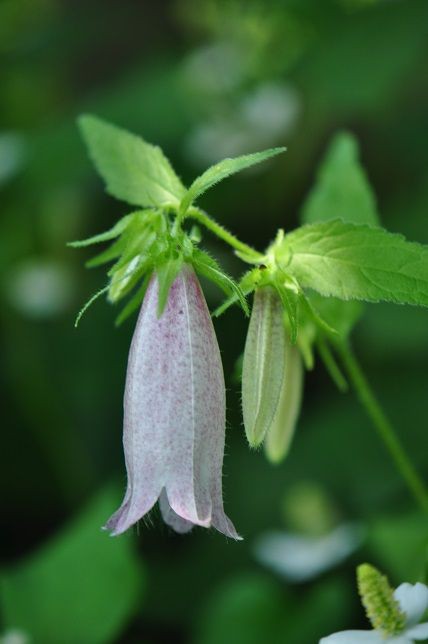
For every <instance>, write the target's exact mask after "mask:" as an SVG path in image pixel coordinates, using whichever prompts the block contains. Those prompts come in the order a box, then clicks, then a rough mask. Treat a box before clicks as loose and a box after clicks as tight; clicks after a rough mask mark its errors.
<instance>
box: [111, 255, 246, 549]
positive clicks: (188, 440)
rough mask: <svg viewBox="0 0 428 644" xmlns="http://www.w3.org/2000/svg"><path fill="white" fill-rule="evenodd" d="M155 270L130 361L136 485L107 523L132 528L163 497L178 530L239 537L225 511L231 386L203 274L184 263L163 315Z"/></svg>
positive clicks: (130, 467) (128, 446)
mask: <svg viewBox="0 0 428 644" xmlns="http://www.w3.org/2000/svg"><path fill="white" fill-rule="evenodd" d="M158 296H159V283H158V279H157V277H156V275H153V276H152V278H151V280H150V283H149V286H148V289H147V293H146V296H145V298H144V301H143V304H142V307H141V311H140V314H139V318H138V321H137V326H136V329H135V333H134V337H133V339H132V344H131V349H130V353H129V359H128V370H127V376H126V388H125V398H124V434H123V445H124V451H125V461H126V469H127V476H128V485H127V490H126V494H125V497H124V499H123V502H122V505H121V507H120V508H119V510H117V512H116V513H115V514H113V516H112V517H111V518H110V519H109V521H108V522H107V525H106V529H108V530H110V531H111V533H112V534H113V535H118V534H121V533H122V532H124V531H125V530H127V529H128V528H129V527H130V526H132V525H133V524H134V523H135V522H136V521H138V520H139V519H141V518H142V517H143V516H144V515H145V514H147V512H149V510H150V509H151V508H152V507H153V505H154V504H155V503H156V501H157V500H158V499H159V505H160V509H161V513H162V516H163V519H164V521H165V522H166V523H167V524H168V525H170V526H171V527H172V528H173V529H174V530H176V531H177V532H187V531H188V530H190V529H191V528H192V527H193V525H200V526H203V527H206V528H207V527H210V526H213V527H215V528H216V529H217V530H219V531H220V532H222V533H224V534H225V535H227V536H230V537H232V538H234V539H239V538H240V537H239V536H238V534H237V532H236V530H235V528H234V526H233V525H232V523H231V521H230V520H229V519H228V517H227V516H226V515H225V513H224V509H223V498H222V465H223V454H224V440H225V385H224V376H223V369H222V363H221V357H220V351H219V348H218V344H217V339H216V336H215V332H214V328H213V325H212V322H211V318H210V314H209V311H208V308H207V305H206V302H205V299H204V296H203V294H202V290H201V287H200V285H199V282H198V280H197V278H196V275H195V273H194V271H193V268H191V267H190V266H189V265H187V264H186V265H184V267H183V268H182V269H181V271H180V272H179V273H178V275H177V277H176V278H175V280H174V281H173V284H172V286H171V288H170V290H169V294H168V298H167V302H166V305H165V308H164V311H163V313H162V315H161V316H160V317H158V315H157V308H158Z"/></svg>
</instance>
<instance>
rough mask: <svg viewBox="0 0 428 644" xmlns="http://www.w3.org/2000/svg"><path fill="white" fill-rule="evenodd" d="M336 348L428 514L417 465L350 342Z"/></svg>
mask: <svg viewBox="0 0 428 644" xmlns="http://www.w3.org/2000/svg"><path fill="white" fill-rule="evenodd" d="M336 348H337V350H338V352H339V354H340V356H341V358H342V360H343V364H344V366H345V369H346V371H347V373H348V377H349V380H350V381H351V382H352V384H353V386H354V389H355V391H356V394H357V396H358V398H359V400H360V402H361V404H362V405H363V407H364V408H365V410H366V412H367V414H368V416H369V417H370V418H371V420H372V422H373V425H374V427H375V428H376V430H377V432H378V434H379V436H380V438H381V440H382V441H383V442H384V444H385V447H386V449H387V450H388V452H389V454H390V456H391V457H392V459H393V461H394V463H395V465H396V467H397V469H398V471H399V472H400V474H401V476H402V478H403V480H404V481H405V483H406V485H407V487H408V489H409V490H410V491H411V492H412V495H413V497H414V498H415V500H416V502H417V503H418V505H419V506H420V508H421V509H422V510H423V511H424V512H427V513H428V491H427V488H426V487H425V484H424V482H423V480H422V479H421V477H420V476H419V474H418V472H417V471H416V470H415V468H414V466H413V463H412V462H411V460H410V458H409V457H408V455H407V454H406V452H405V450H404V448H403V446H402V444H401V442H400V440H399V438H398V437H397V435H396V433H395V430H394V428H393V426H392V425H391V423H390V421H389V420H388V418H387V417H386V415H385V413H384V411H383V409H382V407H381V406H380V404H379V402H378V400H377V399H376V397H375V395H374V393H373V391H372V389H371V387H370V384H369V382H368V381H367V379H366V377H365V375H364V373H363V371H362V369H361V367H360V365H359V363H358V361H357V359H356V357H355V355H354V353H353V351H352V349H351V347H350V345H349V344H348V343H346V342H338V343H336Z"/></svg>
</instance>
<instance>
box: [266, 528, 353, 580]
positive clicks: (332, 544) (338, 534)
mask: <svg viewBox="0 0 428 644" xmlns="http://www.w3.org/2000/svg"><path fill="white" fill-rule="evenodd" d="M362 538H363V531H362V529H361V527H360V526H358V525H355V524H344V525H341V526H339V527H337V528H335V529H334V530H332V531H331V532H330V533H328V534H326V535H322V536H306V535H301V534H298V533H290V532H280V531H277V532H268V533H265V534H263V535H261V536H260V537H259V538H258V540H257V541H256V543H255V546H254V553H255V556H256V558H257V560H258V561H259V562H260V563H262V564H264V565H265V566H267V567H269V568H271V569H272V570H274V571H275V572H276V573H278V574H280V575H282V576H283V577H285V578H286V579H288V580H290V581H293V582H304V581H307V580H309V579H312V578H313V577H316V576H317V575H319V574H320V573H322V572H324V571H325V570H328V569H329V568H332V567H333V566H335V565H337V564H339V563H341V562H342V561H343V560H344V559H346V558H347V557H348V556H349V555H350V554H352V553H353V552H354V551H355V550H356V549H357V548H358V547H359V545H360V544H361V542H362Z"/></svg>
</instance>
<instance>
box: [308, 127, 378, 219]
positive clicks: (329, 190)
mask: <svg viewBox="0 0 428 644" xmlns="http://www.w3.org/2000/svg"><path fill="white" fill-rule="evenodd" d="M301 218H302V221H303V223H308V224H310V223H316V222H321V221H329V220H332V219H342V220H343V221H346V222H349V223H353V224H368V225H372V226H376V225H378V224H379V217H378V214H377V209H376V200H375V196H374V193H373V191H372V189H371V186H370V184H369V182H368V179H367V176H366V173H365V171H364V168H363V167H362V165H361V164H360V162H359V160H358V144H357V141H356V139H355V137H354V136H353V135H352V134H349V133H348V132H340V133H339V134H337V135H336V136H335V138H334V139H333V141H332V143H331V145H330V147H329V149H328V151H327V154H326V156H325V158H324V159H323V161H322V163H321V166H320V169H319V172H318V178H317V182H316V184H315V186H314V187H313V189H312V191H311V192H310V193H309V196H308V198H307V200H306V202H305V204H304V206H303V209H302V216H301Z"/></svg>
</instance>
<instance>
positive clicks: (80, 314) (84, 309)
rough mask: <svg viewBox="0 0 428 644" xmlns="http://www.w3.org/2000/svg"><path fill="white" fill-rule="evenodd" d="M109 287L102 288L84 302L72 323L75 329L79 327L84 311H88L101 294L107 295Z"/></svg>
mask: <svg viewBox="0 0 428 644" xmlns="http://www.w3.org/2000/svg"><path fill="white" fill-rule="evenodd" d="M109 288H110V286H104V288H100V290H99V291H97V292H96V293H94V295H92V297H90V298H89V300H88V301H87V302H86V304H84V305H83V307H82V308H81V309H80V311H79V313H78V314H77V317H76V319H75V321H74V327H75V328H77V327H78V326H79V322H80V320H81V319H82V316H83V315H84V314H85V313H86V311H87V310H88V309H89V307H90V306H91V305H92V304H93V303H94V302H95V300H97V299H98V298H99V297H101V295H102V294H103V293H107V291H108V290H109Z"/></svg>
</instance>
